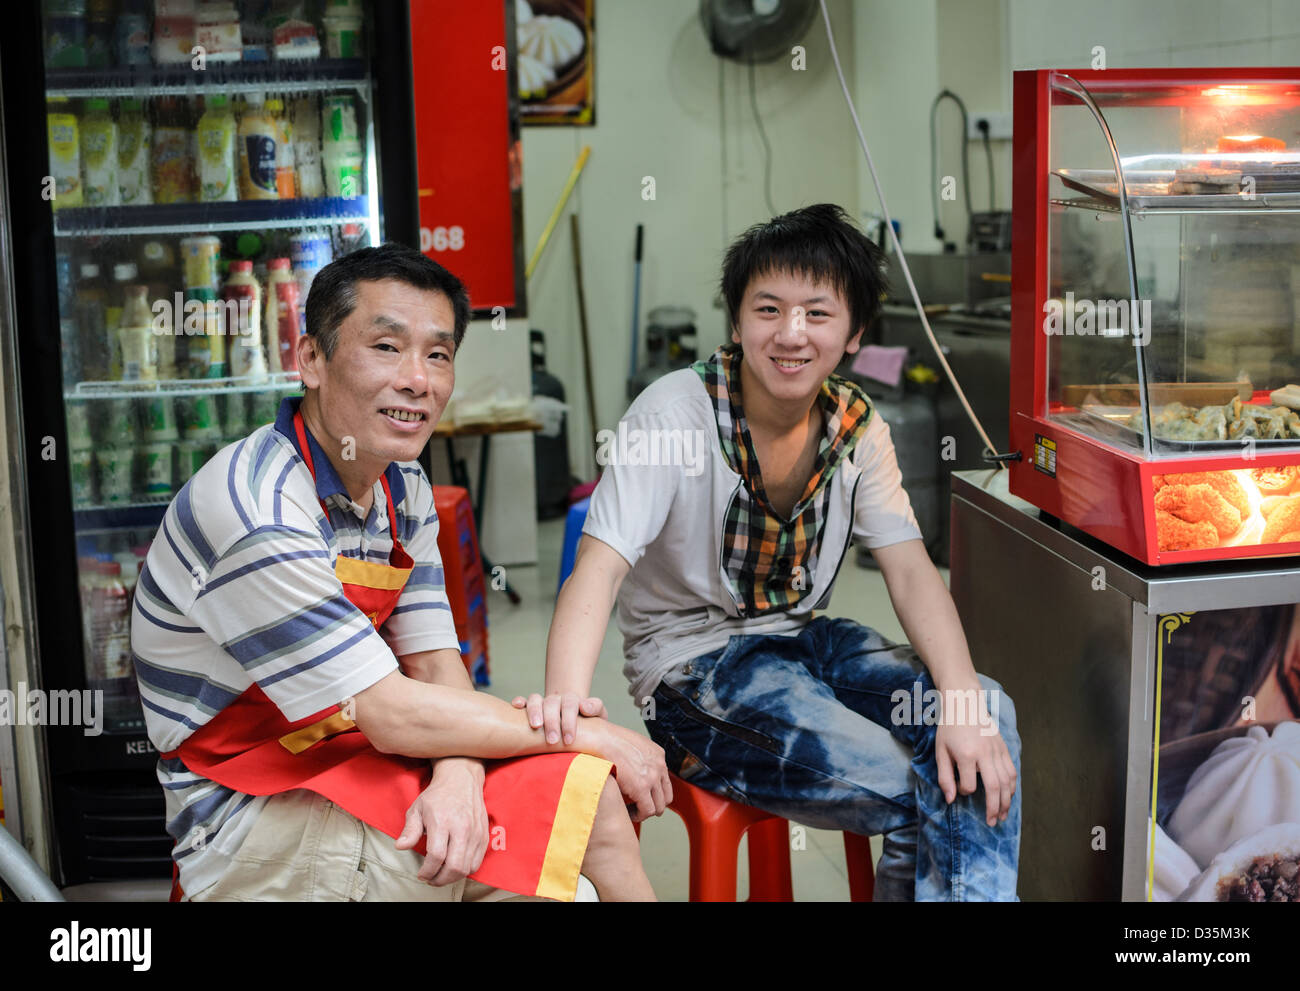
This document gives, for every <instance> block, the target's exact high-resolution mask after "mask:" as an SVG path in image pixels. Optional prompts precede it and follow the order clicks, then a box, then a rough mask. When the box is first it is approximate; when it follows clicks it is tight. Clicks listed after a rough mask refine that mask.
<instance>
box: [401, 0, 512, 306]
mask: <svg viewBox="0 0 1300 991" xmlns="http://www.w3.org/2000/svg"><path fill="white" fill-rule="evenodd" d="M509 2H510V3H513V0H509ZM513 57H514V43H513V40H510V41H507V22H506V3H505V2H502V0H497V2H495V3H493V2H488V0H472V2H471V0H411V63H412V66H411V67H412V74H413V78H414V84H415V94H414V95H415V141H416V158H417V175H418V177H419V194H420V250H421V251H423V252H424V253H425V254H426V255H428V256H429V257H430V258H432V259H434V260H435V261H437V262H438V263H439V264H441V265H443V266H445V267H446V268H447V269H449V270H450V271H451V272H453V273H454V274H455V275H456V276H458V277H459V278H460V279H461V281H463V282H464V283H465V285H466V287H467V288H468V289H469V297H470V303H471V304H472V305H473V307H474V309H475V310H476V311H478V312H479V314H481V315H486V314H487V312H490V311H491V310H492V309H493V308H494V307H498V306H500V307H504V308H505V310H506V312H507V313H509V314H511V315H514V314H516V313H520V312H522V311H523V306H524V298H523V265H522V257H523V248H522V241H521V238H522V231H521V230H519V229H518V228H517V225H518V223H519V218H520V216H521V212H520V211H518V210H517V209H516V201H517V200H518V198H519V195H520V186H521V181H520V164H519V142H518V125H517V116H516V117H515V121H514V124H513V126H512V112H513V113H515V114H516V115H517V101H516V100H512V99H511V94H510V88H509V87H510V80H511V79H512V78H513V73H512V71H511V66H510V61H511V59H513Z"/></svg>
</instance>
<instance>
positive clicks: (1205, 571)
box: [951, 470, 1300, 901]
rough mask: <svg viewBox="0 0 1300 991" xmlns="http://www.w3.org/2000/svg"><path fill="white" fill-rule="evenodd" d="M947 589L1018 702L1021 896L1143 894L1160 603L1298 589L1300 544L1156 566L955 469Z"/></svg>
mask: <svg viewBox="0 0 1300 991" xmlns="http://www.w3.org/2000/svg"><path fill="white" fill-rule="evenodd" d="M951 587H952V594H953V598H954V600H955V601H956V604H957V610H958V612H959V613H960V615H961V620H962V625H963V628H964V629H965V632H966V638H967V641H968V642H969V644H970V648H971V654H972V657H973V659H974V662H975V666H976V668H977V669H978V670H979V671H980V672H981V673H982V674H987V675H988V676H990V677H992V678H994V679H996V680H997V681H999V682H1000V683H1001V684H1002V686H1003V688H1004V689H1005V690H1006V691H1007V693H1008V694H1009V695H1010V697H1011V699H1012V700H1013V702H1014V703H1015V707H1016V715H1017V725H1018V727H1019V732H1020V737H1021V742H1022V769H1021V778H1020V787H1021V789H1022V801H1023V803H1024V804H1023V815H1022V834H1021V849H1020V887H1019V893H1020V897H1021V898H1022V899H1024V900H1026V901H1031V900H1055V901H1084V900H1118V899H1121V898H1122V899H1123V900H1125V901H1130V900H1132V901H1137V900H1144V899H1145V897H1146V887H1145V885H1146V877H1147V847H1148V831H1147V823H1148V821H1149V816H1150V809H1151V777H1152V757H1153V746H1154V739H1155V722H1154V720H1155V711H1156V710H1155V704H1156V643H1157V638H1158V636H1160V635H1161V629H1162V627H1161V619H1162V617H1169V618H1173V620H1174V621H1175V622H1176V621H1177V620H1176V618H1177V616H1178V615H1179V614H1186V613H1192V612H1196V611H1199V610H1211V609H1215V610H1217V609H1232V608H1245V607H1252V606H1271V605H1285V604H1288V603H1295V602H1300V560H1298V559H1297V558H1294V557H1290V558H1273V559H1264V560H1257V561H1244V562H1243V561H1236V562H1229V563H1224V564H1202V565H1189V566H1184V567H1178V568H1161V569H1157V568H1150V567H1147V566H1145V565H1143V564H1141V563H1139V562H1137V561H1135V560H1133V559H1131V558H1128V557H1126V556H1124V555H1122V554H1119V553H1118V552H1117V551H1115V550H1113V549H1112V548H1110V547H1108V546H1106V545H1105V544H1102V543H1101V542H1099V541H1096V540H1093V539H1092V538H1090V537H1088V536H1087V535H1086V534H1082V533H1080V532H1078V531H1075V530H1073V529H1072V528H1070V527H1065V526H1062V525H1060V524H1058V523H1057V522H1056V521H1054V520H1052V519H1051V518H1050V517H1043V515H1042V514H1040V512H1039V510H1038V509H1037V508H1036V507H1034V506H1032V505H1030V504H1029V503H1026V502H1024V501H1023V500H1021V499H1017V498H1016V497H1014V496H1011V495H1010V494H1009V493H1008V492H1007V488H1006V473H1005V472H998V471H996V470H980V471H966V472H956V473H954V474H953V475H952V523H951Z"/></svg>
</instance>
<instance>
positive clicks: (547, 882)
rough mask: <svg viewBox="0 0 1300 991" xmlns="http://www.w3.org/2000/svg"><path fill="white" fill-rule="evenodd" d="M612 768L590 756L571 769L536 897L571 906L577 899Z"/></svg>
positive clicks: (582, 756) (579, 758)
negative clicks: (580, 876)
mask: <svg viewBox="0 0 1300 991" xmlns="http://www.w3.org/2000/svg"><path fill="white" fill-rule="evenodd" d="M613 767H614V765H613V764H611V763H610V762H609V761H607V760H601V759H600V758H599V757H593V756H591V755H590V754H578V755H577V756H576V757H574V758H573V763H571V764H570V765H569V770H568V773H567V774H565V776H564V788H563V789H562V790H561V792H560V801H559V803H558V804H557V805H556V808H555V821H554V822H553V823H552V824H551V838H550V840H548V841H547V844H546V857H545V859H544V860H543V861H542V873H541V875H540V876H539V877H538V879H537V891H536V894H537V895H539V896H540V897H542V898H555V899H558V900H559V901H566V902H571V901H573V899H574V898H575V897H576V896H577V893H578V872H579V870H580V869H581V867H582V860H583V858H584V857H585V856H586V855H587V840H588V839H589V838H590V837H591V827H592V824H593V823H595V821H596V806H597V805H599V803H600V793H601V792H602V791H603V790H604V788H605V779H606V778H608V777H609V772H610V771H611V770H613Z"/></svg>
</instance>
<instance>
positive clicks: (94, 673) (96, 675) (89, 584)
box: [77, 554, 106, 685]
mask: <svg viewBox="0 0 1300 991" xmlns="http://www.w3.org/2000/svg"><path fill="white" fill-rule="evenodd" d="M102 567H103V565H102V564H101V562H100V560H99V558H97V557H95V556H94V555H93V554H86V555H83V556H81V557H78V558H77V589H78V591H79V592H80V593H81V639H82V642H83V643H84V644H85V647H86V651H85V657H86V681H87V683H88V684H91V685H94V684H95V683H96V682H102V681H104V680H105V677H106V676H105V673H104V666H103V665H104V656H103V654H102V653H101V652H100V651H99V650H98V649H96V648H97V647H98V644H99V637H98V635H97V634H98V629H99V625H100V624H99V620H98V617H99V613H100V612H101V611H102V603H101V601H100V600H101V599H102V598H103V589H104V580H103V575H102V571H101V569H102Z"/></svg>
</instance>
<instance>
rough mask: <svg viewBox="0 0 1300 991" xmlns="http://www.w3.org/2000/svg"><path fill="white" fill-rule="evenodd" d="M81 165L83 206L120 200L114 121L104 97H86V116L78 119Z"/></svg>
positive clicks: (112, 204)
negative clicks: (87, 98) (83, 183)
mask: <svg viewBox="0 0 1300 991" xmlns="http://www.w3.org/2000/svg"><path fill="white" fill-rule="evenodd" d="M81 167H82V171H83V173H84V181H85V203H86V206H117V205H118V204H119V203H120V202H121V198H120V192H119V190H118V185H117V124H115V123H114V122H113V118H112V117H111V116H109V112H108V101H107V100H105V99H101V98H98V97H96V98H92V99H89V100H87V101H86V116H85V117H84V118H83V119H82V121H81ZM56 187H57V183H56Z"/></svg>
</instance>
